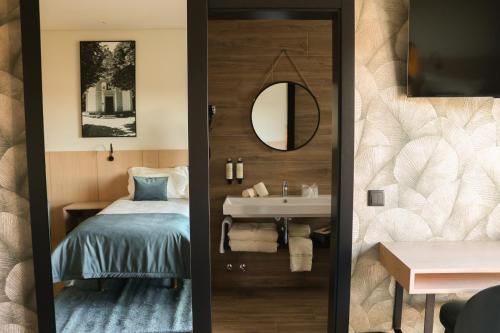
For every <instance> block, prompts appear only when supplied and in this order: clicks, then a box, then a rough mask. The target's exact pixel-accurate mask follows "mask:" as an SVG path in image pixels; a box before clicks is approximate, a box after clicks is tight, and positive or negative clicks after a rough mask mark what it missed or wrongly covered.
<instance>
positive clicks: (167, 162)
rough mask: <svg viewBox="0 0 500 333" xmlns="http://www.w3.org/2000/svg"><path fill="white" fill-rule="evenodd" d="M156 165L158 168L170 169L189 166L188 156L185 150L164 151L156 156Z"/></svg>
mask: <svg viewBox="0 0 500 333" xmlns="http://www.w3.org/2000/svg"><path fill="white" fill-rule="evenodd" d="M158 165H159V167H160V168H171V167H173V166H177V165H189V154H188V151H187V150H165V151H160V152H159V154H158Z"/></svg>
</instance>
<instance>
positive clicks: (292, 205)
mask: <svg viewBox="0 0 500 333" xmlns="http://www.w3.org/2000/svg"><path fill="white" fill-rule="evenodd" d="M223 214H224V215H229V216H232V217H237V218H238V217H239V218H245V217H247V218H249V217H274V218H292V217H329V216H330V214H331V196H330V195H320V196H319V197H317V198H305V197H300V196H288V197H286V198H284V197H280V196H269V197H264V198H242V197H230V196H228V197H226V200H225V201H224V205H223Z"/></svg>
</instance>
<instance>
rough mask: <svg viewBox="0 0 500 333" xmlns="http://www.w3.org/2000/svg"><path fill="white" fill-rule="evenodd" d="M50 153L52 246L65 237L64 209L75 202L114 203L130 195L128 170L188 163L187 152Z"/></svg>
mask: <svg viewBox="0 0 500 333" xmlns="http://www.w3.org/2000/svg"><path fill="white" fill-rule="evenodd" d="M107 157H108V152H95V151H91V152H88V151H87V152H47V153H46V154H45V164H46V171H47V195H48V198H49V204H50V213H51V234H52V246H55V245H57V244H58V243H59V242H60V241H61V239H62V238H63V237H64V235H65V234H66V230H65V225H64V220H63V212H62V208H63V207H64V206H66V205H68V204H70V203H73V202H81V201H113V200H116V199H118V198H120V197H123V196H125V195H127V193H128V192H127V183H128V175H127V170H128V168H130V167H133V166H145V167H150V168H157V167H173V166H177V165H187V164H188V151H187V150H144V151H140V150H137V151H115V153H114V157H115V160H114V161H113V162H110V161H108V160H107Z"/></svg>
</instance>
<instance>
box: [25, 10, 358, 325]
mask: <svg viewBox="0 0 500 333" xmlns="http://www.w3.org/2000/svg"><path fill="white" fill-rule="evenodd" d="M248 3H251V7H249V5H248ZM20 10H21V31H22V54H23V73H24V78H23V81H24V105H25V113H26V145H27V161H28V185H29V199H30V215H31V228H32V245H33V253H34V258H33V259H34V268H35V281H36V299H37V309H38V310H37V314H38V328H39V331H40V332H55V314H54V303H53V301H54V297H53V292H52V286H53V284H52V282H53V281H52V274H51V258H50V253H51V249H50V242H49V215H48V202H47V184H46V173H45V149H44V132H43V103H42V68H41V43H40V14H39V0H20ZM210 12H211V13H212V14H213V13H215V12H218V15H225V14H224V13H230V12H232V13H234V12H237V13H239V15H243V16H245V15H246V16H247V17H248V18H252V17H253V18H258V19H263V18H270V19H276V18H288V19H291V18H304V15H305V14H307V15H309V14H311V15H312V16H315V17H319V16H322V17H323V18H332V17H335V18H336V23H337V26H336V29H335V31H334V32H335V40H334V46H333V47H334V52H335V51H336V50H340V51H337V52H336V53H335V55H338V56H337V57H335V56H334V68H336V69H340V71H338V70H337V71H334V83H336V85H337V86H338V89H335V90H336V94H337V95H336V96H335V98H336V99H338V100H339V105H338V106H337V107H338V108H337V110H334V111H336V112H337V121H336V122H334V123H335V124H337V125H338V126H339V128H334V132H335V130H338V134H339V135H338V136H334V137H332V142H333V146H334V147H338V150H335V149H334V151H333V161H332V163H333V165H334V166H336V168H333V169H334V170H338V172H337V175H334V176H335V177H332V179H335V178H337V179H338V182H337V184H333V186H334V187H332V189H335V188H336V189H337V190H338V193H339V195H338V197H337V198H334V197H332V216H337V217H338V223H337V224H336V228H335V229H334V230H335V231H336V232H334V233H332V246H331V254H332V255H331V256H330V257H331V273H330V276H331V277H333V278H331V279H330V280H331V282H330V283H331V287H330V293H329V299H330V311H329V319H328V321H329V332H335V333H346V332H348V327H349V295H350V276H351V275H350V274H351V269H350V267H351V251H352V248H351V247H352V241H351V239H352V193H353V188H352V183H353V167H354V161H353V159H354V156H353V150H354V148H353V147H354V0H331V1H328V0H273V1H270V0H253V1H251V2H250V1H247V0H213V1H211V2H210ZM208 14H209V5H208V2H207V0H187V16H188V28H187V37H188V104H189V105H188V121H189V125H188V129H189V161H190V175H189V177H190V203H191V204H190V214H191V243H192V244H191V253H192V256H191V257H192V262H191V266H192V268H191V272H192V288H193V332H195V333H200V332H203V333H204V332H211V327H212V325H211V279H210V250H209V249H210V227H209V216H210V203H209V160H208V156H209V153H208V140H209V136H208V116H207V109H208V101H207V97H208V83H207V24H208ZM339 28H340V29H339ZM337 97H338V98H337ZM334 114H335V112H334Z"/></svg>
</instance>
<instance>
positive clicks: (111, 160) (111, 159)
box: [108, 143, 115, 162]
mask: <svg viewBox="0 0 500 333" xmlns="http://www.w3.org/2000/svg"><path fill="white" fill-rule="evenodd" d="M114 160H115V158H114V156H113V144H112V143H110V144H109V155H108V161H110V162H113V161H114Z"/></svg>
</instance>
